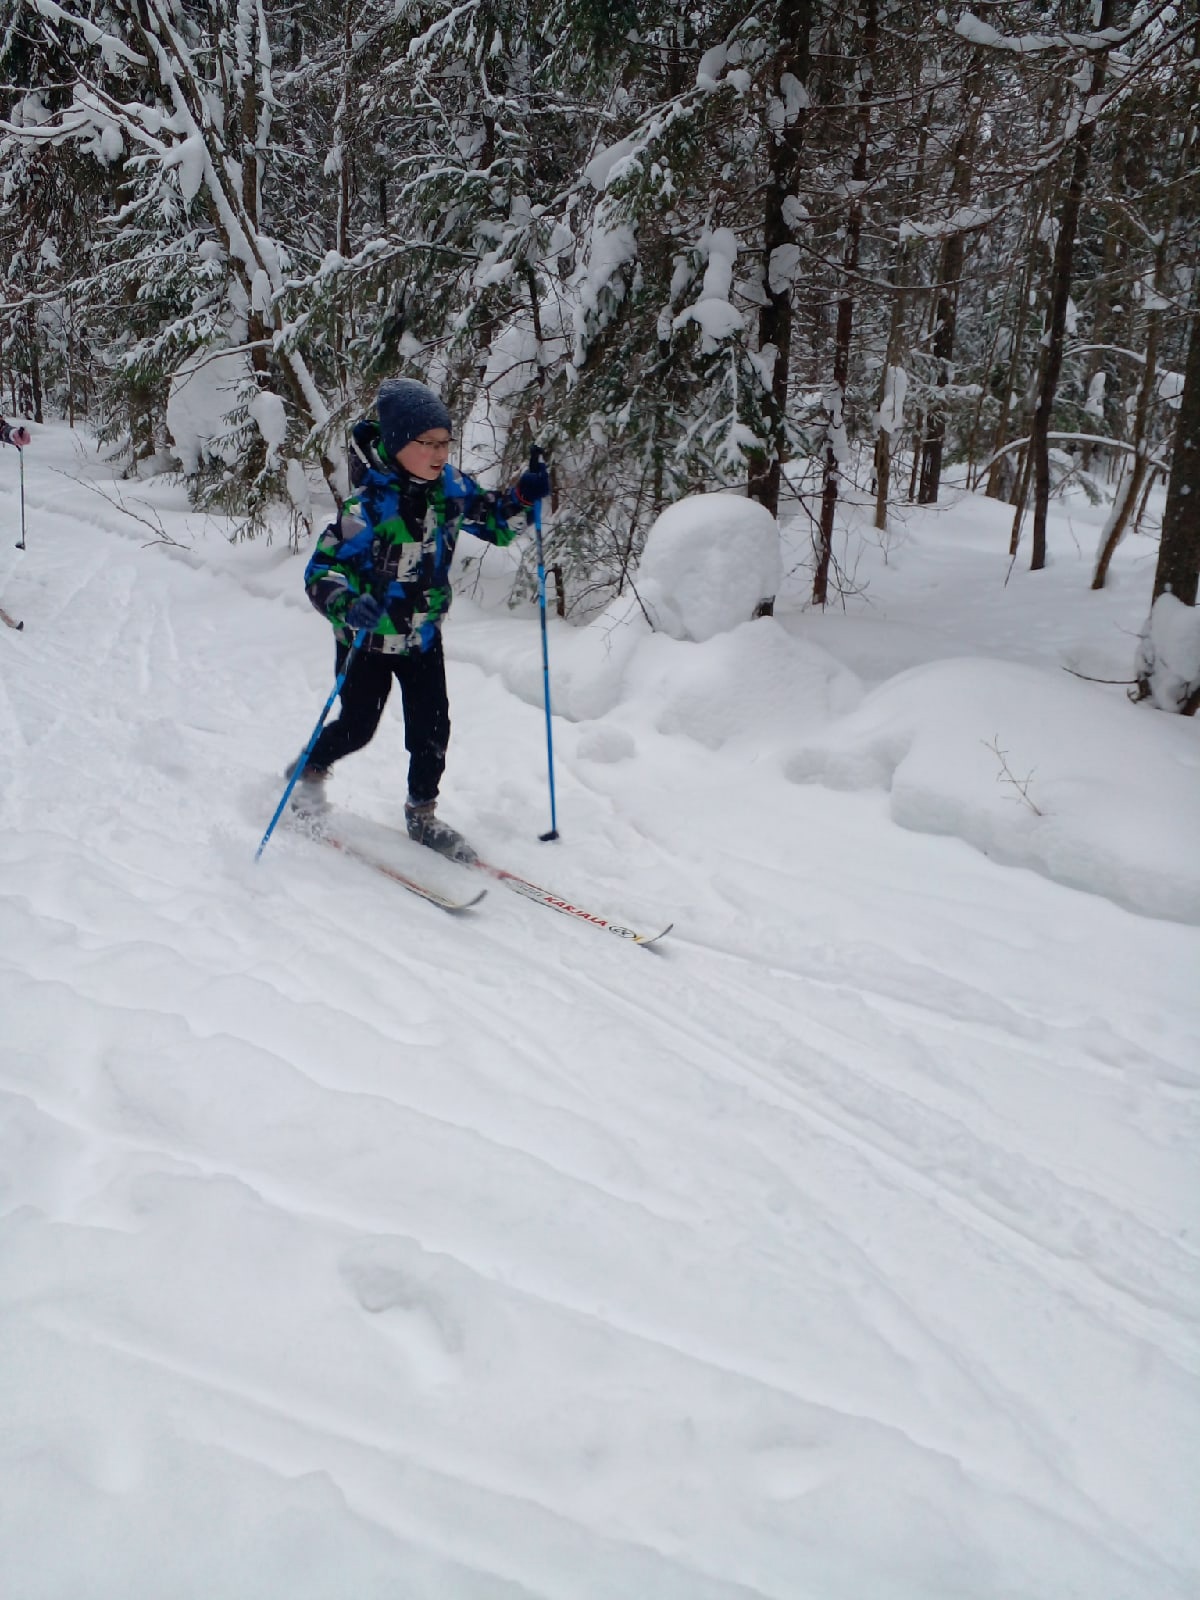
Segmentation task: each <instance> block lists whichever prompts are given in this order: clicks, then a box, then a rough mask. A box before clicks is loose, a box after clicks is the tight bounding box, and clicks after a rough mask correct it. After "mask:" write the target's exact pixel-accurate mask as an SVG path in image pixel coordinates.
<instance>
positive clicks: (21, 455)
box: [17, 447, 25, 550]
mask: <svg viewBox="0 0 1200 1600" xmlns="http://www.w3.org/2000/svg"><path fill="white" fill-rule="evenodd" d="M17 457H18V459H19V461H20V463H21V542H20V544H19V545H18V546H17V549H18V550H24V548H25V452H24V450H22V449H20V447H18V449H17Z"/></svg>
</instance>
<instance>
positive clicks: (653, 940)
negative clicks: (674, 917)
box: [637, 922, 675, 950]
mask: <svg viewBox="0 0 1200 1600" xmlns="http://www.w3.org/2000/svg"><path fill="white" fill-rule="evenodd" d="M674 926H675V924H674V923H673V922H668V923H667V925H666V927H665V928H661V929H660V930H659V931H658V932H657V933H648V934H646V935H645V936H644V937H643V938H640V939H639V940H638V941H637V942H638V944H640V945H641V946H642V948H643V949H644V950H649V949H650V948H651V946H652V945H656V944H657V943H658V941H659V940H660V939H665V938H666V937H667V935H668V934H669V933H670V931H671V929H672V928H673V927H674Z"/></svg>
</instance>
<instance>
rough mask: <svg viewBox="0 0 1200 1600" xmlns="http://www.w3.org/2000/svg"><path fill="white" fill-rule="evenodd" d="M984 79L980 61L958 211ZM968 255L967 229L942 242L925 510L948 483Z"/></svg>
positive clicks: (969, 95) (955, 191)
mask: <svg viewBox="0 0 1200 1600" xmlns="http://www.w3.org/2000/svg"><path fill="white" fill-rule="evenodd" d="M982 75H983V66H982V62H981V61H980V60H979V59H978V58H977V59H976V61H975V62H974V64H973V65H972V67H971V70H970V72H969V73H968V74H967V76H966V78H965V80H964V81H963V89H962V104H961V108H960V115H961V117H962V129H961V131H960V133H959V135H958V138H957V139H956V140H955V142H954V156H953V177H952V179H951V183H950V202H951V205H952V207H953V209H954V211H958V210H959V209H960V208H961V207H962V206H964V205H965V204H966V203H967V201H968V199H969V198H970V195H971V179H972V177H973V176H974V172H973V166H972V163H973V161H974V156H975V138H976V134H977V132H978V129H979V119H980V115H981V113H982V110H983V102H982V100H981V99H980V97H979V85H980V81H981V78H982ZM965 252H966V236H965V234H963V233H962V231H961V230H957V229H956V230H955V232H954V233H952V234H950V235H949V236H948V237H947V238H946V239H944V240H943V241H942V258H941V266H940V269H939V274H938V300H937V312H936V314H935V327H934V334H933V359H934V361H935V362H936V363H937V389H936V390H935V391H934V398H933V402H932V406H931V410H930V414H929V418H928V420H927V422H926V425H925V438H924V441H923V444H922V449H921V473H920V484H919V487H918V489H917V501H918V503H919V504H920V505H923V506H926V505H936V504H937V497H938V490H939V489H940V487H941V482H942V455H943V452H944V450H945V447H946V403H945V388H946V385H947V384H948V383H949V382H950V380H951V378H952V377H953V374H954V368H953V360H954V336H955V332H956V328H957V323H958V296H959V288H960V285H961V281H962V269H963V257H964V255H965Z"/></svg>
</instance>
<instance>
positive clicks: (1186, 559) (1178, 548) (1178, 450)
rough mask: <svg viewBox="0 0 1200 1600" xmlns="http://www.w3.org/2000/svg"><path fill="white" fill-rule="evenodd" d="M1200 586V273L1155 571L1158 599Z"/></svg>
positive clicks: (1189, 596) (1183, 595)
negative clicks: (1161, 596) (1163, 595)
mask: <svg viewBox="0 0 1200 1600" xmlns="http://www.w3.org/2000/svg"><path fill="white" fill-rule="evenodd" d="M1198 587H1200V274H1198V275H1197V277H1196V283H1195V295H1194V303H1193V307H1192V332H1191V337H1190V339H1189V341H1188V353H1187V363H1186V365H1185V367H1184V373H1183V394H1182V395H1181V397H1180V404H1179V418H1178V421H1177V422H1176V424H1175V450H1174V455H1173V457H1172V461H1171V477H1170V479H1169V481H1168V484H1167V504H1166V509H1165V510H1164V512H1163V526H1162V542H1161V544H1160V545H1159V547H1158V567H1157V569H1156V571H1155V574H1154V596H1153V598H1154V599H1155V600H1157V599H1158V597H1159V595H1161V594H1168V593H1169V594H1173V595H1174V596H1175V598H1176V599H1177V600H1182V601H1183V603H1184V605H1187V606H1194V605H1195V604H1196V593H1197V588H1198Z"/></svg>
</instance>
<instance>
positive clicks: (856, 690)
mask: <svg viewBox="0 0 1200 1600" xmlns="http://www.w3.org/2000/svg"><path fill="white" fill-rule="evenodd" d="M453 655H454V657H455V658H457V659H459V660H464V659H465V660H470V661H473V662H474V663H475V664H476V665H478V666H481V667H483V668H484V669H485V670H491V671H495V670H497V666H498V668H499V673H500V677H501V681H502V682H503V683H504V686H505V688H507V689H508V690H509V691H510V693H512V694H515V695H517V696H518V697H519V698H520V699H522V700H524V701H525V702H526V703H527V704H529V705H537V706H540V705H541V704H542V695H543V692H544V678H543V672H542V661H541V655H540V653H539V651H538V650H537V648H536V646H535V642H534V640H533V639H532V638H531V637H529V635H528V634H526V633H524V632H522V633H520V634H517V633H515V632H514V631H513V630H512V629H511V628H505V625H504V624H494V623H489V622H481V623H479V624H477V626H476V627H475V628H474V629H472V630H471V632H470V633H468V632H467V631H466V630H462V631H460V632H459V634H458V635H457V636H456V638H455V641H454V650H453ZM550 661H551V677H552V682H553V688H552V700H553V707H554V713H555V715H556V716H561V717H565V718H566V720H567V721H568V722H593V721H597V720H599V719H600V718H603V717H607V716H609V715H610V714H613V713H619V714H620V716H621V718H622V721H623V722H624V723H626V724H630V725H635V728H637V729H645V730H650V729H654V730H656V731H657V732H658V733H665V734H680V735H682V736H684V737H685V738H689V739H693V740H695V741H696V743H697V744H701V745H703V746H705V748H707V749H709V750H719V749H721V748H722V747H724V746H725V745H728V744H731V743H733V742H735V741H738V740H746V739H750V740H753V742H754V744H755V746H756V748H757V749H763V748H765V747H766V746H767V745H769V744H772V743H774V744H776V745H777V744H779V742H780V738H781V736H782V737H783V739H785V740H789V741H790V740H791V739H794V738H795V737H796V736H797V735H798V734H799V733H801V732H802V731H803V730H804V729H805V728H806V727H808V726H811V725H814V724H815V725H820V726H824V725H825V724H826V723H827V722H828V720H829V718H830V716H840V715H842V714H843V713H844V712H846V711H849V710H850V709H851V708H852V707H854V706H856V705H857V704H858V702H859V701H860V699H861V698H862V686H861V683H860V681H859V679H858V678H856V677H855V675H854V674H853V673H852V672H850V671H848V670H847V669H846V668H845V667H843V666H842V665H841V663H840V662H838V661H836V660H835V659H834V657H833V656H831V655H830V654H829V652H828V651H826V650H824V649H822V648H821V646H819V645H816V644H812V643H811V642H809V641H807V640H800V639H796V638H794V637H793V636H792V635H791V634H789V633H788V631H787V630H786V629H785V628H784V627H782V626H781V625H780V624H779V623H778V622H776V621H775V620H774V618H771V617H760V618H759V619H757V620H756V621H753V622H743V623H741V625H740V626H739V627H737V628H734V629H733V630H732V632H729V633H723V634H720V635H718V636H717V637H715V638H712V639H709V640H708V641H706V643H704V644H702V645H694V644H688V643H684V642H681V641H679V640H676V639H671V638H668V637H667V636H666V635H665V634H656V633H652V632H651V631H650V627H649V624H648V623H647V622H646V619H645V617H644V616H643V615H642V611H641V608H640V607H639V606H638V603H637V601H636V600H633V599H632V598H630V597H628V596H625V597H622V598H620V599H617V600H613V601H611V602H610V603H609V605H608V606H607V607H606V608H605V609H604V611H603V612H601V614H600V615H599V616H598V617H596V618H595V619H594V620H593V621H592V622H590V623H589V624H588V625H587V627H585V628H571V627H569V626H567V625H565V624H561V623H560V624H557V625H556V626H553V627H552V628H551V632H550ZM626 737H627V731H626V729H624V728H622V729H615V728H611V729H606V730H603V731H601V730H596V732H595V735H594V737H592V738H590V739H589V740H588V741H587V742H586V744H585V743H581V745H580V754H581V755H583V756H584V757H585V759H587V760H592V761H602V762H603V761H616V760H623V759H625V758H626V757H627V756H628V755H631V754H633V750H634V746H633V745H632V744H627V743H626Z"/></svg>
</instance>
